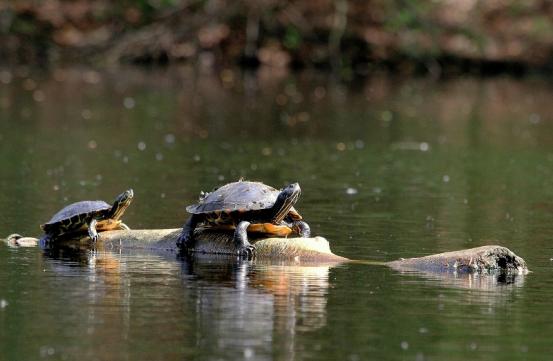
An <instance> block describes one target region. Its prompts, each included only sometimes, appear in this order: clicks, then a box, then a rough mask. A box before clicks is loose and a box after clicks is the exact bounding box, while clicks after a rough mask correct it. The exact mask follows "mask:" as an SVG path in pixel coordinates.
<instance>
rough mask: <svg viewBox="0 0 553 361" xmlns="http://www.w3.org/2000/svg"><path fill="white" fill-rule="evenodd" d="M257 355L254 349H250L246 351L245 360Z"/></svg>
mask: <svg viewBox="0 0 553 361" xmlns="http://www.w3.org/2000/svg"><path fill="white" fill-rule="evenodd" d="M254 355H255V352H254V350H253V349H252V348H250V347H248V348H246V349H244V358H247V359H250V358H252V357H253V356H254Z"/></svg>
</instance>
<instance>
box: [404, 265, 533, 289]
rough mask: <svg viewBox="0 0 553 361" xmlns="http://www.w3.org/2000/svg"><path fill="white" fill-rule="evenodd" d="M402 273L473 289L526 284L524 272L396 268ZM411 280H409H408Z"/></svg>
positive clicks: (437, 282) (502, 287)
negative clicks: (483, 272)
mask: <svg viewBox="0 0 553 361" xmlns="http://www.w3.org/2000/svg"><path fill="white" fill-rule="evenodd" d="M396 271H398V272H399V273H400V274H402V275H408V276H419V277H421V278H422V279H423V280H427V281H429V283H431V284H435V285H436V284H437V285H440V286H442V287H451V288H458V289H473V290H481V291H500V292H503V291H506V290H512V289H515V288H517V287H522V286H523V285H524V280H525V277H526V275H524V274H505V273H501V272H498V273H494V274H478V273H470V272H462V273H457V272H423V271H414V270H401V269H396ZM407 282H409V281H407Z"/></svg>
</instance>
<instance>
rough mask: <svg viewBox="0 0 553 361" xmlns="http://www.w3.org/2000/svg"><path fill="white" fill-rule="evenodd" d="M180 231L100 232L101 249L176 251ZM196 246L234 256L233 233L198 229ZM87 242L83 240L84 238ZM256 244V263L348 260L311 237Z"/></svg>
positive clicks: (199, 249) (264, 240)
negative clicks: (261, 261)
mask: <svg viewBox="0 0 553 361" xmlns="http://www.w3.org/2000/svg"><path fill="white" fill-rule="evenodd" d="M180 233H181V229H180V228H178V229H157V230H152V229H148V230H127V231H107V232H102V233H100V235H101V237H100V240H101V242H103V246H104V249H106V250H109V249H118V248H121V249H127V248H134V249H155V250H165V251H175V252H176V251H177V248H176V242H177V239H178V237H179V235H180ZM194 237H195V238H196V246H195V248H194V250H193V252H194V253H201V254H226V255H235V254H236V249H235V248H234V245H233V243H232V233H229V232H223V231H220V232H219V231H217V232H214V231H213V230H210V231H206V230H203V229H198V230H196V232H195V233H194ZM85 240H86V239H85ZM250 242H251V243H253V244H254V245H255V258H256V259H259V260H263V259H270V260H282V261H293V262H302V263H304V262H311V263H312V262H317V263H326V262H331V263H334V262H338V263H339V262H345V261H348V259H347V258H345V257H341V256H338V255H336V254H334V253H332V251H331V250H330V245H329V243H328V241H327V240H326V239H325V238H323V237H310V238H299V237H298V238H276V237H270V238H259V239H251V240H250Z"/></svg>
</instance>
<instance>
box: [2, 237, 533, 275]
mask: <svg viewBox="0 0 553 361" xmlns="http://www.w3.org/2000/svg"><path fill="white" fill-rule="evenodd" d="M180 233H181V229H180V228H174V229H138V230H123V231H107V232H101V233H100V240H99V241H98V243H97V244H96V246H97V247H98V248H102V249H104V250H108V251H109V250H113V251H120V250H132V249H143V250H155V251H167V252H175V253H176V252H178V249H177V247H176V242H177V239H178V237H179V235H180ZM14 236H19V235H10V236H9V237H8V238H7V239H6V240H5V242H6V243H7V244H8V245H10V246H16V247H17V246H19V247H21V246H29V245H31V244H32V243H33V242H32V241H33V240H34V244H36V242H38V240H37V239H36V238H32V237H23V238H21V236H19V238H17V237H14ZM194 237H195V238H196V240H197V241H196V246H195V248H194V250H193V253H195V254H202V255H209V254H211V255H236V250H235V248H234V246H233V243H232V232H225V231H213V230H206V229H202V228H199V229H197V230H196V231H195V233H194ZM56 242H58V241H56ZM250 242H251V243H253V244H254V245H255V249H256V251H255V257H256V259H257V260H259V261H264V260H267V261H286V262H293V263H330V264H334V263H342V262H355V263H361V264H368V265H381V266H382V265H383V266H388V267H391V268H393V269H396V270H400V271H424V272H433V273H444V272H455V273H479V274H490V273H497V272H503V273H511V274H525V273H527V272H528V267H527V266H526V262H525V261H524V260H523V259H522V258H521V257H519V256H517V255H516V254H515V253H513V252H512V251H511V250H509V249H508V248H505V247H501V246H496V245H492V246H482V247H476V248H470V249H464V250H459V251H453V252H445V253H439V254H434V255H430V256H425V257H418V258H408V259H401V260H397V261H392V262H375V261H368V260H367V261H363V260H350V259H348V258H345V257H341V256H338V255H336V254H334V253H332V251H331V249H330V245H329V243H328V241H327V240H326V239H325V238H323V237H310V238H299V237H298V238H276V237H271V238H257V239H250ZM59 244H60V245H63V246H70V247H90V246H91V242H90V239H89V238H88V237H84V238H82V239H80V240H75V239H72V240H65V241H60V242H59Z"/></svg>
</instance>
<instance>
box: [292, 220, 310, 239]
mask: <svg viewBox="0 0 553 361" xmlns="http://www.w3.org/2000/svg"><path fill="white" fill-rule="evenodd" d="M292 228H293V229H294V231H295V232H296V233H297V234H298V235H299V236H300V237H305V238H307V237H311V228H310V227H309V225H308V224H307V223H305V222H304V221H294V223H293V224H292Z"/></svg>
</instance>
